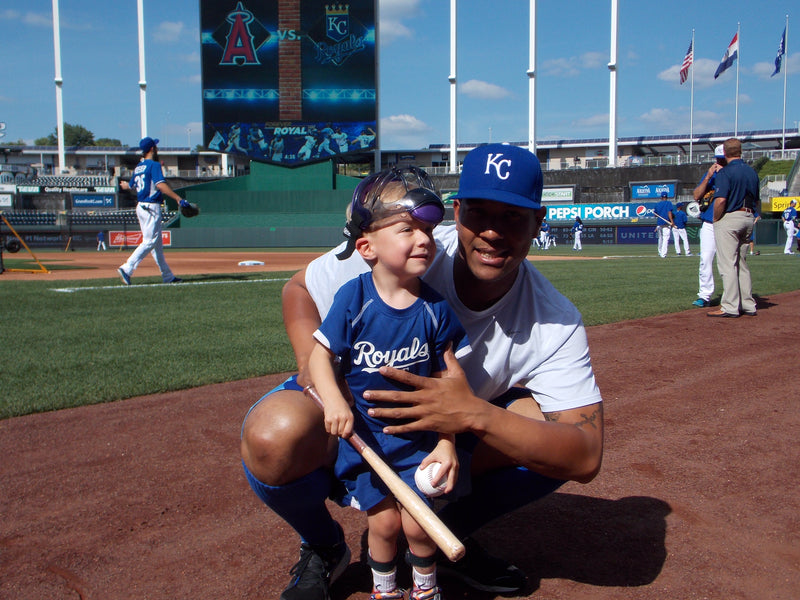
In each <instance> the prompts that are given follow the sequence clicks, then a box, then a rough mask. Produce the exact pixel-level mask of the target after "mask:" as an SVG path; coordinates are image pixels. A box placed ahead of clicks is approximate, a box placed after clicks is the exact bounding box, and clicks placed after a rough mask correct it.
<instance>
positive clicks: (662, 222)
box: [653, 192, 675, 258]
mask: <svg viewBox="0 0 800 600" xmlns="http://www.w3.org/2000/svg"><path fill="white" fill-rule="evenodd" d="M672 208H673V207H672V202H670V201H669V200H667V192H661V201H660V202H659V203H658V204H656V207H655V208H654V209H653V212H654V213H655V215H656V221H657V223H656V233H657V234H658V255H659V256H660V257H661V258H667V251H668V250H669V238H670V235H671V231H672V228H673V227H674V225H675V223H674V221H673V213H672Z"/></svg>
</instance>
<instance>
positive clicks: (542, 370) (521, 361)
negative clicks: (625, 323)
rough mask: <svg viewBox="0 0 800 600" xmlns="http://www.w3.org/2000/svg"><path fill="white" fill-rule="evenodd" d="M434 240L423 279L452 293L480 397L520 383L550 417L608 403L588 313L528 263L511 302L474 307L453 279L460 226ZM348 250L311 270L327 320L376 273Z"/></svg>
mask: <svg viewBox="0 0 800 600" xmlns="http://www.w3.org/2000/svg"><path fill="white" fill-rule="evenodd" d="M433 235H434V239H435V240H436V246H437V251H436V258H435V259H434V262H433V264H432V265H431V267H430V269H428V271H427V273H425V275H424V277H423V279H424V280H425V281H426V282H427V283H428V284H429V285H430V286H431V287H433V288H434V289H435V290H436V291H438V292H439V293H440V294H441V295H442V296H444V298H445V299H446V300H447V302H448V303H449V304H450V306H451V307H452V309H453V311H454V312H455V313H456V315H457V316H458V318H459V320H460V321H461V324H462V325H463V326H464V329H465V330H466V332H467V336H468V337H469V343H470V346H471V347H472V352H471V353H470V354H469V355H468V356H467V357H464V359H462V360H460V361H459V364H460V365H461V367H462V368H463V369H464V372H465V374H466V376H467V380H468V381H469V384H470V386H471V388H472V391H473V392H474V393H475V394H476V395H477V396H479V397H481V398H484V399H486V400H491V399H492V398H495V397H497V396H499V395H500V394H502V393H504V392H505V391H507V390H508V389H509V388H511V387H512V386H513V385H515V384H520V385H524V386H525V387H527V388H528V389H529V390H531V392H532V394H533V397H534V398H535V399H536V401H537V402H538V403H539V406H540V407H541V410H542V412H545V413H548V412H557V411H562V410H569V409H572V408H578V407H581V406H587V405H589V404H594V403H596V402H600V401H601V400H602V398H601V396H600V391H599V389H598V388H597V384H596V382H595V378H594V372H593V371H592V365H591V361H590V358H589V345H588V342H587V339H586V330H585V329H584V327H583V321H582V319H581V315H580V313H579V312H578V309H576V308H575V306H574V305H573V304H572V303H571V302H570V301H569V300H567V298H565V297H564V296H563V295H562V294H561V293H560V292H558V291H557V290H556V289H555V288H554V287H553V285H552V284H551V283H550V282H549V281H548V280H547V279H546V278H545V277H544V276H543V275H542V274H541V273H539V271H537V270H536V269H535V268H534V267H533V265H531V264H530V262H529V261H527V260H526V261H523V263H522V265H521V266H520V270H519V276H518V277H517V279H516V281H515V282H514V285H513V287H512V288H511V290H509V292H508V293H507V294H506V295H505V296H504V297H503V298H501V299H500V300H499V301H498V302H496V303H495V304H494V305H492V306H491V307H490V308H488V309H486V310H483V311H478V312H476V311H472V310H469V309H468V308H466V307H465V306H464V305H463V304H462V303H461V301H460V300H459V299H458V295H457V294H456V290H455V283H454V281H453V261H454V258H455V256H456V253H457V252H458V236H457V232H456V227H455V225H449V226H439V227H437V228H436V229H435V230H434V232H433ZM343 248H344V244H342V245H340V246H339V247H337V248H335V249H334V250H332V251H330V252H328V253H326V254H324V255H323V256H321V257H319V258H317V259H316V260H314V261H312V262H311V263H310V264H309V265H308V267H307V269H306V288H307V289H308V291H309V293H310V294H311V297H312V299H313V300H314V302H315V303H316V305H317V310H319V313H320V316H321V317H322V318H323V319H324V318H325V315H326V314H327V313H328V310H329V309H330V307H331V304H332V303H333V296H334V294H335V293H336V291H337V290H338V289H339V287H340V286H341V285H342V284H343V283H345V282H346V281H349V280H350V279H352V278H353V277H356V276H357V275H359V274H360V273H363V272H365V271H367V270H368V269H369V265H367V263H366V262H364V260H363V259H362V258H361V255H360V254H358V252H354V253H353V255H352V256H351V257H350V258H348V259H347V260H339V259H337V258H336V253H337V252H340V251H341V250H342V249H343Z"/></svg>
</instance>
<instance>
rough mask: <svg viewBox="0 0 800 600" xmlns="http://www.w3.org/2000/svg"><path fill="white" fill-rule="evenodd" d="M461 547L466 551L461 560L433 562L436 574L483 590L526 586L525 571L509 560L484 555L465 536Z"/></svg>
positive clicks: (515, 589) (503, 589)
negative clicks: (437, 571) (435, 565)
mask: <svg viewBox="0 0 800 600" xmlns="http://www.w3.org/2000/svg"><path fill="white" fill-rule="evenodd" d="M464 546H465V547H466V549H467V552H466V554H464V558H462V559H461V560H459V561H457V562H454V563H453V562H450V561H448V560H446V559H445V560H441V561H439V562H438V563H437V565H438V570H439V572H440V573H442V574H443V575H449V576H451V577H455V578H456V579H460V580H461V581H463V582H464V583H465V584H467V585H468V586H470V587H471V588H474V589H476V590H481V591H483V592H499V593H503V592H516V591H518V590H521V589H522V588H524V587H525V586H526V585H527V583H528V580H527V578H526V577H525V573H523V572H522V571H521V570H519V569H518V568H517V567H515V566H514V565H512V564H511V563H508V562H506V561H504V560H502V559H500V558H497V557H496V556H491V555H490V554H487V553H486V551H485V550H484V549H483V548H481V547H480V546H479V545H478V543H477V542H475V541H474V540H472V539H470V538H467V539H466V540H464Z"/></svg>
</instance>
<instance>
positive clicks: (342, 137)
mask: <svg viewBox="0 0 800 600" xmlns="http://www.w3.org/2000/svg"><path fill="white" fill-rule="evenodd" d="M331 139H332V140H333V141H335V142H336V146H337V147H338V148H339V152H341V153H342V154H344V153H345V152H347V149H348V145H347V134H346V133H345V132H344V131H340V132H338V133H334V134H333V135H331Z"/></svg>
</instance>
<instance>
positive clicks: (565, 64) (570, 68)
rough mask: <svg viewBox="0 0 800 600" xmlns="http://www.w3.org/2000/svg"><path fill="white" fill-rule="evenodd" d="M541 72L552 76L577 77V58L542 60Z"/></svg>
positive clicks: (578, 71) (578, 72) (578, 73)
mask: <svg viewBox="0 0 800 600" xmlns="http://www.w3.org/2000/svg"><path fill="white" fill-rule="evenodd" d="M542 72H543V73H545V74H546V75H552V76H553V77H577V76H578V75H580V72H581V71H580V69H579V68H578V66H577V59H576V58H575V57H572V58H551V59H550V60H545V61H543V62H542Z"/></svg>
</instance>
